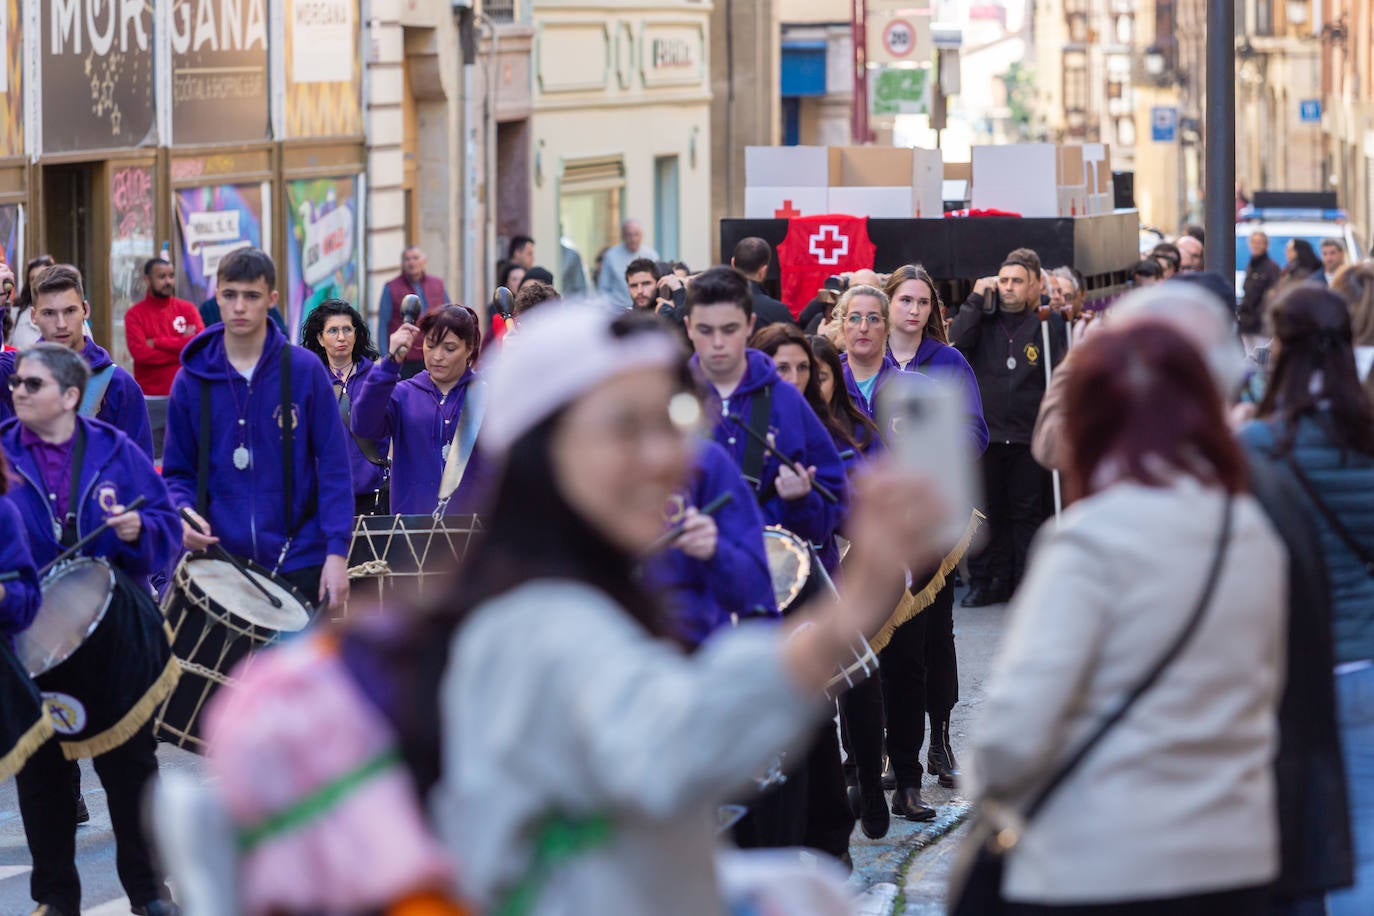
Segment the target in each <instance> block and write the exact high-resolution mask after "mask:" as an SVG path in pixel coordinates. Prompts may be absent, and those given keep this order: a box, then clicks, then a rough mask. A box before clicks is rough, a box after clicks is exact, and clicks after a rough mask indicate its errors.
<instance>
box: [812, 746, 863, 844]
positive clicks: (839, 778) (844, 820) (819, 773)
mask: <svg viewBox="0 0 1374 916" xmlns="http://www.w3.org/2000/svg"><path fill="white" fill-rule="evenodd" d="M853 832H854V813H853V812H852V811H850V810H849V800H848V799H847V798H846V797H845V789H844V770H843V769H842V767H841V765H840V739H839V735H838V734H836V732H835V722H834V720H833V719H826V720H825V721H824V722H822V723H821V727H820V729H819V730H818V731H817V732H816V737H815V740H813V741H812V742H811V751H810V753H809V754H807V756H806V831H805V833H804V834H803V838H802V845H803V846H808V847H810V848H811V849H819V850H820V851H821V852H824V853H827V854H828V855H831V856H834V857H835V858H837V859H838V858H839V857H840V856H843V855H844V854H845V853H847V852H849V835H850V834H852V833H853Z"/></svg>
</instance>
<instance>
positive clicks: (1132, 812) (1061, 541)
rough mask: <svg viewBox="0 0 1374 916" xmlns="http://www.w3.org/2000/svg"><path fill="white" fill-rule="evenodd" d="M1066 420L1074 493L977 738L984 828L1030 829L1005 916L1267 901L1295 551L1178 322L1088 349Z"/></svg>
mask: <svg viewBox="0 0 1374 916" xmlns="http://www.w3.org/2000/svg"><path fill="white" fill-rule="evenodd" d="M1065 417H1066V442H1065V446H1066V451H1067V457H1068V462H1067V464H1068V467H1067V480H1068V486H1069V489H1070V491H1071V492H1072V493H1073V494H1074V495H1075V496H1076V497H1078V501H1077V502H1076V503H1075V504H1074V505H1073V506H1072V507H1071V508H1070V509H1069V510H1068V511H1067V512H1066V513H1065V514H1064V517H1063V520H1062V523H1061V524H1060V525H1059V526H1058V527H1057V528H1049V529H1046V530H1045V531H1044V532H1042V533H1041V535H1040V536H1039V539H1038V543H1037V545H1036V550H1035V553H1034V554H1033V556H1032V562H1031V563H1030V567H1029V569H1028V571H1027V576H1026V579H1025V581H1024V582H1023V583H1022V585H1021V588H1020V589H1018V591H1017V593H1016V596H1015V598H1014V599H1013V601H1012V604H1011V606H1010V608H1009V610H1008V612H1007V615H1008V617H1007V619H1008V623H1009V627H1008V630H1007V633H1006V636H1005V637H1004V644H1003V646H1002V649H1001V653H1000V656H999V658H998V660H997V662H996V665H995V668H994V673H993V675H992V677H991V678H990V679H989V683H988V691H987V696H986V699H985V700H984V701H983V705H982V708H981V709H980V715H979V717H978V721H977V722H976V723H975V727H974V729H973V736H972V742H971V744H972V750H971V755H970V756H971V759H972V766H971V767H970V770H971V771H972V776H973V779H972V783H973V785H972V787H971V788H972V791H973V795H974V797H975V798H977V799H978V800H979V802H980V804H981V805H982V809H983V812H984V815H985V819H986V823H987V824H989V825H991V826H992V827H994V828H996V829H998V830H1007V829H1009V830H1010V831H1011V834H1019V841H1018V842H1017V843H1016V845H1015V848H1014V849H1012V850H1011V851H1010V852H1009V853H1008V854H1007V859H1006V867H1005V872H1004V875H1005V878H1004V881H1003V884H1002V887H1001V891H1002V894H1003V896H1004V897H1005V898H1006V899H1007V900H1009V901H1010V902H1011V905H1010V907H1009V908H1008V910H1007V912H1009V913H1019V914H1032V913H1035V914H1039V913H1044V914H1048V913H1056V914H1082V913H1107V912H1111V913H1126V912H1130V913H1136V912H1140V913H1146V912H1148V913H1151V914H1170V913H1185V912H1186V913H1195V912H1198V913H1200V912H1205V913H1208V914H1231V913H1235V914H1242V913H1244V914H1250V913H1257V912H1263V911H1265V907H1266V905H1267V900H1268V897H1267V891H1266V886H1267V885H1268V884H1269V883H1270V882H1271V881H1272V880H1273V879H1274V878H1275V877H1276V876H1277V874H1278V868H1279V858H1278V852H1279V850H1278V830H1277V819H1276V817H1275V814H1274V776H1273V768H1272V766H1271V764H1272V760H1273V755H1274V753H1275V749H1276V741H1277V726H1276V710H1277V706H1278V701H1279V695H1280V690H1281V688H1282V682H1283V664H1282V659H1283V652H1284V627H1285V619H1286V617H1285V615H1286V610H1285V596H1286V594H1287V565H1288V564H1287V558H1286V555H1285V553H1284V550H1283V547H1282V544H1281V542H1280V541H1279V538H1278V536H1277V535H1276V534H1275V532H1274V530H1273V529H1272V527H1271V526H1270V524H1269V522H1268V521H1267V520H1266V517H1265V515H1264V512H1263V511H1262V509H1261V508H1260V506H1259V505H1258V503H1257V502H1256V501H1255V500H1254V498H1253V497H1251V496H1250V495H1249V493H1248V491H1247V477H1246V465H1245V460H1244V458H1243V456H1242V454H1241V451H1240V448H1239V446H1238V445H1237V443H1236V442H1235V440H1234V439H1233V438H1232V437H1231V434H1230V432H1229V431H1228V428H1227V425H1226V418H1225V413H1224V410H1223V406H1222V403H1221V399H1220V397H1219V395H1218V394H1217V389H1216V386H1215V385H1214V384H1213V382H1212V379H1211V377H1210V376H1209V375H1208V370H1207V366H1206V363H1205V362H1204V360H1203V358H1202V357H1201V356H1200V355H1199V354H1198V352H1197V351H1196V350H1195V349H1194V347H1193V345H1192V344H1190V343H1189V342H1188V341H1187V340H1186V339H1185V338H1184V337H1182V336H1181V335H1180V334H1179V333H1178V332H1177V331H1175V330H1173V329H1172V328H1169V327H1167V326H1164V325H1162V324H1153V323H1142V324H1133V325H1132V326H1131V327H1129V328H1122V329H1120V330H1115V331H1104V332H1103V333H1101V334H1099V335H1097V336H1095V337H1093V338H1091V339H1089V340H1088V341H1087V342H1086V343H1084V344H1083V345H1082V346H1081V348H1080V349H1079V350H1077V351H1075V353H1074V376H1073V378H1072V379H1071V380H1070V382H1069V386H1068V391H1067V405H1066V409H1065ZM1084 748H1087V750H1086V753H1085V752H1084ZM1047 793H1048V794H1047ZM1009 835H1010V834H1007V833H1003V834H1001V835H1000V837H999V838H1001V839H1005V838H1007V837H1008V836H1009ZM1123 904H1126V905H1127V906H1126V907H1125V908H1124V909H1123V908H1120V907H1121V906H1122V905H1123Z"/></svg>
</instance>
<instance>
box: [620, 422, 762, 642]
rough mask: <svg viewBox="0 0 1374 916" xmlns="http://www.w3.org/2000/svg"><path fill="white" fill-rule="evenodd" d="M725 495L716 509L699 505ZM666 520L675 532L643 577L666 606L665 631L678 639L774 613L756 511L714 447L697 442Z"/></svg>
mask: <svg viewBox="0 0 1374 916" xmlns="http://www.w3.org/2000/svg"><path fill="white" fill-rule="evenodd" d="M726 493H728V494H730V501H729V502H728V503H726V504H725V505H724V506H721V507H720V508H719V509H718V510H717V512H716V515H715V516H714V517H713V516H711V515H706V514H705V513H703V512H701V511H700V510H701V509H702V507H704V506H706V505H707V504H708V503H710V502H712V501H713V500H715V499H716V498H717V497H719V496H722V495H724V494H726ZM668 508H669V512H668V518H667V521H668V523H669V524H672V525H681V526H682V533H681V535H679V536H678V537H677V538H676V539H675V540H674V541H673V542H672V544H671V545H670V546H669V548H668V549H666V550H664V551H662V552H661V553H659V554H657V555H656V556H654V557H652V558H650V559H649V560H648V561H647V562H646V563H645V577H644V578H645V582H646V583H648V584H649V585H650V587H651V588H652V589H653V591H654V593H655V594H657V595H659V596H660V597H661V599H662V600H663V603H664V604H665V605H666V606H667V608H668V611H669V614H670V618H671V620H672V621H673V631H674V633H675V634H676V635H677V637H678V638H679V639H680V640H681V641H682V642H683V643H684V644H686V645H688V646H691V647H696V646H700V645H701V644H702V643H703V642H705V641H706V639H707V637H708V636H710V635H711V634H712V633H714V632H715V631H716V630H719V629H721V628H722V627H728V626H730V625H731V623H732V622H733V621H738V620H743V619H745V618H747V617H777V616H778V611H777V607H776V605H774V603H773V581H772V577H771V575H770V573H769V571H768V557H767V555H766V554H765V553H764V548H763V516H761V515H760V514H759V507H758V504H757V503H756V502H755V501H754V491H753V490H751V489H750V488H749V484H747V483H746V482H745V480H744V477H743V476H742V475H741V474H740V472H739V468H738V467H736V465H735V463H734V462H733V461H731V460H730V456H729V454H727V453H726V451H725V450H724V449H722V448H721V447H720V446H719V445H716V444H715V443H714V442H712V441H710V440H707V441H704V442H701V443H698V445H697V448H696V450H695V454H694V455H693V457H692V468H691V473H690V474H689V476H688V481H687V484H686V485H685V486H684V487H682V488H681V489H680V490H678V491H677V492H675V493H674V494H673V495H672V497H671V498H670V499H669V501H668Z"/></svg>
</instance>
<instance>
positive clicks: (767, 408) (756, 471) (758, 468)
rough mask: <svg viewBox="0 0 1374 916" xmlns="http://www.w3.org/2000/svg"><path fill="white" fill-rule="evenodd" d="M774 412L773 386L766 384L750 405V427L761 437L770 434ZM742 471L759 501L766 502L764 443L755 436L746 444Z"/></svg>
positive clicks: (741, 464) (741, 466) (741, 465)
mask: <svg viewBox="0 0 1374 916" xmlns="http://www.w3.org/2000/svg"><path fill="white" fill-rule="evenodd" d="M772 413H773V386H772V385H765V386H764V387H763V389H762V390H761V391H760V392H759V393H758V394H756V395H754V401H753V403H752V404H750V406H749V429H751V430H752V431H753V432H755V433H757V434H758V436H759V437H760V438H766V437H767V436H768V419H769V417H770V416H771V415H772ZM740 473H742V474H743V475H744V479H745V480H747V481H749V484H750V485H751V486H752V487H753V488H754V493H755V495H757V496H758V497H759V502H764V501H765V500H764V497H763V493H764V492H765V491H766V490H768V489H770V488H769V487H766V486H765V485H764V482H763V479H762V478H763V443H762V442H760V441H759V440H758V439H756V438H755V437H753V436H750V437H749V442H748V443H747V444H746V445H745V446H744V460H743V461H741V462H740Z"/></svg>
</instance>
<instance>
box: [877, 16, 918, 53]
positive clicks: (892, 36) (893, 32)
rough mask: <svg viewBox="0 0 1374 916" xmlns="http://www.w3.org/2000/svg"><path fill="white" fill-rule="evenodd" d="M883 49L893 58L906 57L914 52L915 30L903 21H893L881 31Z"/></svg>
mask: <svg viewBox="0 0 1374 916" xmlns="http://www.w3.org/2000/svg"><path fill="white" fill-rule="evenodd" d="M883 47H884V48H885V49H886V50H887V53H888V54H891V55H892V56H893V57H907V56H909V55H910V54H911V52H912V51H914V50H916V28H915V27H914V26H913V25H912V24H911V23H910V22H907V21H906V20H905V19H894V20H892V21H891V22H889V23H888V24H887V28H885V29H883Z"/></svg>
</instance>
